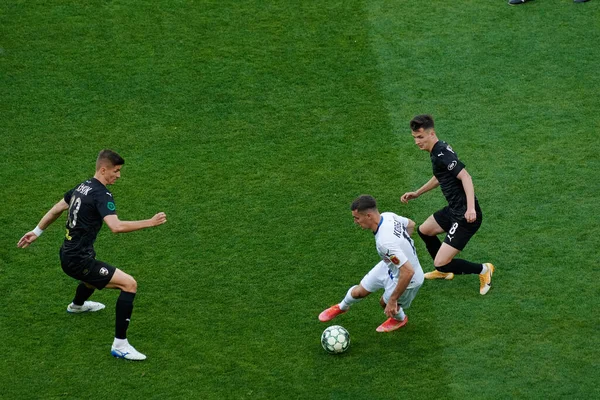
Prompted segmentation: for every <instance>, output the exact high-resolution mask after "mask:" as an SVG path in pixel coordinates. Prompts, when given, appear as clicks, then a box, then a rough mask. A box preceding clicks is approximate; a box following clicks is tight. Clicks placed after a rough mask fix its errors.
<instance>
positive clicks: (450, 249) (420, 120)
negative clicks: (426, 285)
mask: <svg viewBox="0 0 600 400" xmlns="http://www.w3.org/2000/svg"><path fill="white" fill-rule="evenodd" d="M410 129H411V131H412V136H413V138H414V140H415V143H416V144H417V146H418V147H419V148H420V149H421V150H425V151H428V152H429V153H430V157H431V163H432V165H433V177H432V178H431V179H430V180H429V181H428V182H427V183H426V184H424V185H423V186H422V187H420V188H419V189H418V190H417V191H416V192H407V193H404V194H403V195H402V197H400V200H401V201H402V202H403V203H408V201H409V200H412V199H416V198H417V197H419V196H420V195H422V194H423V193H425V192H428V191H430V190H432V189H435V188H436V187H438V186H441V188H442V193H443V194H444V197H445V198H446V200H447V201H448V205H447V206H446V207H444V208H443V209H441V210H439V211H437V212H435V213H434V214H433V215H431V216H429V218H427V219H426V220H425V222H423V223H422V224H421V225H420V226H419V228H418V229H417V231H418V233H419V236H420V237H421V239H423V241H424V242H425V246H426V247H427V251H428V252H429V254H430V255H431V258H433V265H434V267H435V271H432V272H428V273H426V274H425V279H446V280H450V279H452V278H454V274H479V283H480V284H479V293H481V294H482V295H484V294H486V293H487V292H488V291H489V290H490V287H491V284H492V274H493V273H494V266H493V265H492V264H490V263H485V264H479V263H473V262H470V261H466V260H461V259H457V258H454V257H456V255H457V254H458V253H460V252H461V251H462V249H464V248H465V246H466V245H467V243H468V242H469V240H470V239H471V237H473V235H474V234H475V232H477V230H478V229H479V227H480V226H481V221H482V217H483V215H482V213H481V208H480V207H479V202H478V200H477V197H475V189H474V188H473V181H472V179H471V175H469V173H468V172H467V170H466V169H465V165H464V164H463V163H462V162H461V161H460V160H459V159H458V157H457V155H456V153H455V152H454V150H452V147H450V146H449V145H448V143H446V142H444V141H441V140H439V139H438V138H437V135H436V133H435V129H434V124H433V117H432V116H431V115H417V116H416V117H414V118H413V119H412V120H411V121H410ZM442 232H446V238H445V239H444V242H443V243H441V242H440V240H439V239H438V237H437V235H438V234H440V233H442Z"/></svg>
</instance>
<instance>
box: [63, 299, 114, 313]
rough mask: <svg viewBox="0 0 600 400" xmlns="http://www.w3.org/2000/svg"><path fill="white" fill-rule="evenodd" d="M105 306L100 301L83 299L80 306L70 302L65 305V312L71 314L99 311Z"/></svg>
mask: <svg viewBox="0 0 600 400" xmlns="http://www.w3.org/2000/svg"><path fill="white" fill-rule="evenodd" d="M104 307H106V306H105V305H104V304H102V303H97V302H95V301H84V302H83V305H82V306H76V305H75V304H73V303H71V304H69V305H68V306H67V312H68V313H71V314H79V313H84V312H95V311H100V310H102V309H104Z"/></svg>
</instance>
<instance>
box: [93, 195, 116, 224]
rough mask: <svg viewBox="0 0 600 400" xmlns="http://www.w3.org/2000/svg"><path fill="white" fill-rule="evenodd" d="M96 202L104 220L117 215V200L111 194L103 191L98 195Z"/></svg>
mask: <svg viewBox="0 0 600 400" xmlns="http://www.w3.org/2000/svg"><path fill="white" fill-rule="evenodd" d="M94 200H95V201H94V202H95V203H96V209H97V210H98V213H99V214H100V216H101V217H102V218H104V217H106V216H107V215H113V214H116V213H117V207H116V206H115V200H114V199H113V197H112V194H111V193H110V192H108V191H102V192H100V193H97V194H96V196H95V199H94Z"/></svg>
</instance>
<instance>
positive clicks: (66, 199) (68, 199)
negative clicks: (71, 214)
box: [63, 189, 75, 204]
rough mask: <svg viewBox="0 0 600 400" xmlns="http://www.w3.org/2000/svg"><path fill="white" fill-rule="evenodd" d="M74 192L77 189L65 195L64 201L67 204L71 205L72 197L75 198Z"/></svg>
mask: <svg viewBox="0 0 600 400" xmlns="http://www.w3.org/2000/svg"><path fill="white" fill-rule="evenodd" d="M74 190H75V189H71V190H69V191H68V192H67V193H65V195H64V196H63V199H64V200H65V202H66V203H67V204H69V203H70V202H71V196H73V191H74Z"/></svg>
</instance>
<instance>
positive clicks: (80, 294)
mask: <svg viewBox="0 0 600 400" xmlns="http://www.w3.org/2000/svg"><path fill="white" fill-rule="evenodd" d="M95 290H96V289H90V288H89V287H87V286H86V285H85V283H83V282H81V283H80V284H79V286H77V290H75V298H74V299H73V304H75V305H76V306H82V305H83V303H85V301H86V300H87V299H89V298H90V296H91V295H92V294H93V293H94V291H95Z"/></svg>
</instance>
